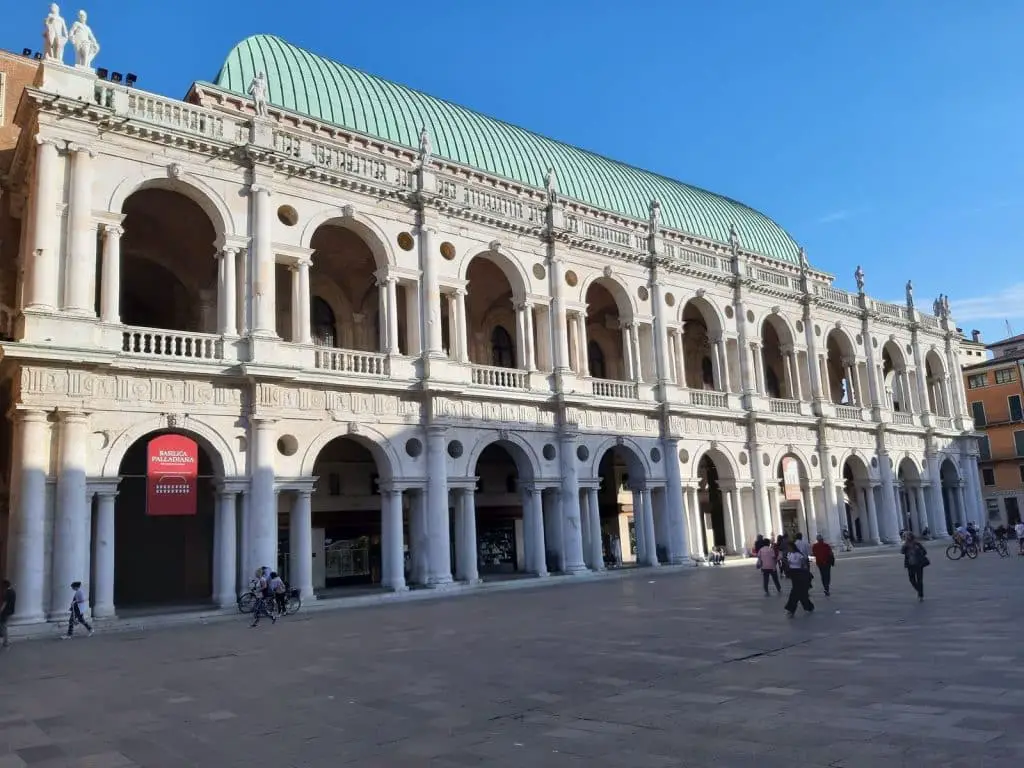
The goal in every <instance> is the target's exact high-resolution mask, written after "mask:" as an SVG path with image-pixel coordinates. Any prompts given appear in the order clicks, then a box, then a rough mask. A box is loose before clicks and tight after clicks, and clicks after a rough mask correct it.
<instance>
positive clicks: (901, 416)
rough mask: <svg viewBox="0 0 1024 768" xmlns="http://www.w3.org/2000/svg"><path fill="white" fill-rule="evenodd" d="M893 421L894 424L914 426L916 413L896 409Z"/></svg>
mask: <svg viewBox="0 0 1024 768" xmlns="http://www.w3.org/2000/svg"><path fill="white" fill-rule="evenodd" d="M892 422H893V424H902V425H904V426H907V427H912V426H914V414H912V413H903V412H902V411H896V412H895V413H893V415H892Z"/></svg>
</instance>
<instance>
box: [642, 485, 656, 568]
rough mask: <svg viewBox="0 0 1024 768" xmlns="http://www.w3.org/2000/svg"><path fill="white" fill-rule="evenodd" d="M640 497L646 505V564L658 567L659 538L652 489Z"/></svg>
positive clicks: (645, 489)
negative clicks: (656, 531) (655, 524)
mask: <svg viewBox="0 0 1024 768" xmlns="http://www.w3.org/2000/svg"><path fill="white" fill-rule="evenodd" d="M640 495H641V497H642V499H643V505H644V542H645V544H646V545H647V551H646V553H645V554H646V558H645V559H644V562H645V563H646V564H647V565H650V566H657V565H659V563H658V537H657V534H656V533H655V531H654V505H653V503H652V500H651V489H650V488H644V489H643V491H641V494H640Z"/></svg>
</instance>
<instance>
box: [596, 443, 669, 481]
mask: <svg viewBox="0 0 1024 768" xmlns="http://www.w3.org/2000/svg"><path fill="white" fill-rule="evenodd" d="M615 448H621V449H622V453H623V455H624V456H625V457H626V463H627V467H628V468H629V471H630V477H631V478H632V477H633V476H634V474H633V473H634V471H635V470H637V469H639V470H640V472H641V475H642V476H643V478H644V482H647V481H648V480H650V479H651V478H652V475H653V474H654V473H653V472H652V471H651V465H650V464H649V463H648V460H647V454H645V453H644V451H643V449H642V448H641V447H640V445H639V444H638V443H637V442H636V440H634V439H633V438H631V437H624V436H623V437H608V438H605V439H604V440H602V441H601V443H600V444H599V445H598V447H597V449H596V450H595V451H594V453H593V460H592V461H591V464H590V476H591V477H594V478H599V477H600V476H601V475H600V472H601V461H602V459H604V455H605V454H606V453H607V452H608V451H610V450H613V449H615Z"/></svg>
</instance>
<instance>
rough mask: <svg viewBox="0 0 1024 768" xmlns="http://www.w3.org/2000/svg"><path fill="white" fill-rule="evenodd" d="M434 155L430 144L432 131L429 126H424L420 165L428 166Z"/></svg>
mask: <svg viewBox="0 0 1024 768" xmlns="http://www.w3.org/2000/svg"><path fill="white" fill-rule="evenodd" d="M432 156H433V147H432V146H431V144H430V132H429V131H428V130H427V126H423V127H422V128H421V129H420V157H419V164H420V167H421V168H426V167H427V164H428V163H429V162H430V158H431V157H432Z"/></svg>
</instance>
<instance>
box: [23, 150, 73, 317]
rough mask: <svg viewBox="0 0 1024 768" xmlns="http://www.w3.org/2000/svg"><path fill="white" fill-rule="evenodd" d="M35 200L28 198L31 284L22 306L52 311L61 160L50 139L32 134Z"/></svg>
mask: <svg viewBox="0 0 1024 768" xmlns="http://www.w3.org/2000/svg"><path fill="white" fill-rule="evenodd" d="M36 142H37V146H36V168H35V180H34V184H35V199H34V200H33V201H32V203H33V204H32V213H33V221H32V235H31V237H32V250H31V253H32V257H31V270H30V273H29V274H30V275H31V283H30V287H29V292H28V296H27V297H26V307H25V308H26V309H30V310H33V309H34V310H43V311H51V312H52V311H54V310H56V309H57V297H58V292H59V290H58V289H59V288H60V282H59V278H58V275H59V274H60V263H59V259H60V225H61V219H60V216H59V214H58V211H57V206H58V204H59V203H60V197H61V189H62V188H63V184H64V181H63V169H62V168H61V165H62V162H61V158H60V156H59V155H58V151H57V142H56V141H55V140H54V139H49V138H44V137H42V136H36Z"/></svg>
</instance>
